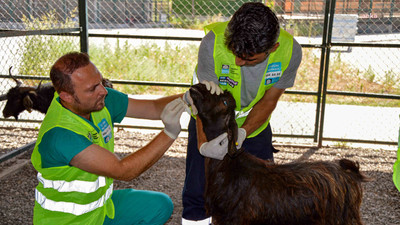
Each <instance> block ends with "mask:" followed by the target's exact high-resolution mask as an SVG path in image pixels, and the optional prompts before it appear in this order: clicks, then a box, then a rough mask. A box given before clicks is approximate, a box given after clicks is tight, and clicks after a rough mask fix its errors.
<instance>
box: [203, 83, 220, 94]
mask: <svg viewBox="0 0 400 225" xmlns="http://www.w3.org/2000/svg"><path fill="white" fill-rule="evenodd" d="M200 83H202V84H204V85H206V88H207V90H209V91H210V93H211V94H216V95H219V94H222V93H224V91H223V90H222V89H221V88H220V87H219V86H218V84H216V83H214V82H212V81H206V80H203V81H202V82H200Z"/></svg>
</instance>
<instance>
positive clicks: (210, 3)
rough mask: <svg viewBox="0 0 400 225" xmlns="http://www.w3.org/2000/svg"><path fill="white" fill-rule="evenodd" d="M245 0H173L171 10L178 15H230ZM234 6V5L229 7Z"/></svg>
mask: <svg viewBox="0 0 400 225" xmlns="http://www.w3.org/2000/svg"><path fill="white" fill-rule="evenodd" d="M245 2H248V1H246V0H235V1H234V0H196V1H193V0H173V1H172V10H173V11H174V12H176V13H177V14H179V15H218V14H221V15H223V16H227V17H229V16H231V15H232V14H233V13H234V12H235V11H236V10H237V9H238V8H239V7H240V6H241V5H242V4H243V3H245ZM231 6H236V7H231Z"/></svg>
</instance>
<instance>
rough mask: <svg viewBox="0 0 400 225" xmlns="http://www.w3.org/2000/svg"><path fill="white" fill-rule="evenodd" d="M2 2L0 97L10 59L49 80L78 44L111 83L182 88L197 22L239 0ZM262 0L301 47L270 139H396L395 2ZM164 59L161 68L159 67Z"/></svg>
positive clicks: (30, 116) (399, 83)
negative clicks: (295, 72) (53, 68)
mask: <svg viewBox="0 0 400 225" xmlns="http://www.w3.org/2000/svg"><path fill="white" fill-rule="evenodd" d="M3 2H4V3H3V4H1V5H0V31H1V32H0V57H1V60H0V95H2V94H5V93H6V92H7V91H8V90H9V89H10V88H11V87H14V86H15V81H14V80H13V79H10V77H9V75H8V73H9V68H10V67H11V66H12V70H11V71H12V73H13V75H14V77H15V78H17V79H19V80H22V81H23V83H24V84H25V85H32V86H33V85H37V84H38V83H39V81H40V80H48V71H49V68H50V66H51V65H52V64H53V63H54V61H55V60H56V59H57V58H58V57H60V56H61V55H63V54H64V53H66V52H69V51H79V50H82V51H88V52H89V54H90V55H91V57H92V60H93V61H94V62H95V64H96V65H97V66H98V67H99V69H100V71H102V73H103V75H104V76H106V77H108V76H109V77H108V78H111V80H112V81H113V82H114V84H116V88H117V89H119V90H121V91H124V92H127V93H131V94H144V93H145V94H162V95H165V94H172V93H178V92H181V91H182V90H184V89H182V88H176V87H183V88H187V87H188V86H189V83H190V80H191V76H192V73H189V72H187V71H191V72H192V71H193V70H194V67H195V65H196V59H197V55H196V54H197V49H198V46H199V43H200V40H201V38H202V37H203V36H204V33H203V32H202V31H201V29H202V27H203V26H204V25H206V24H208V23H212V22H216V21H226V20H228V19H229V17H230V16H231V15H232V14H233V12H235V10H237V9H238V8H239V7H240V5H242V3H243V2H246V1H244V0H243V1H242V0H240V1H231V0H225V1H224V0H222V1H221V0H202V1H200V0H153V1H151V0H87V1H84V0H54V1H45V0H4V1H3ZM261 2H263V3H265V4H267V5H268V6H270V7H271V8H272V9H273V10H274V11H275V12H276V13H277V15H278V18H279V19H280V22H281V25H282V27H283V28H285V29H286V30H288V31H289V32H291V33H292V34H293V35H294V36H295V38H296V40H297V41H298V42H299V43H300V44H301V45H302V46H303V60H302V64H301V66H300V68H299V71H298V75H297V78H296V84H295V86H294V87H293V88H291V89H288V90H287V91H286V93H285V95H284V96H283V99H282V100H281V101H280V102H279V104H278V106H277V109H276V110H275V112H274V114H273V115H272V120H271V124H272V128H273V132H274V136H275V139H277V140H278V141H280V142H283V143H286V144H288V143H300V144H317V145H319V146H321V145H322V144H324V143H330V142H333V143H337V144H346V143H347V142H349V143H371V144H385V145H392V146H394V145H396V144H397V140H398V139H397V135H398V133H397V131H398V127H399V125H400V122H399V114H400V108H399V107H400V101H399V100H400V75H399V74H400V73H399V72H400V65H399V63H398V61H399V58H400V48H399V47H400V41H399V40H400V33H399V32H400V12H399V10H400V3H399V2H397V1H393V0H382V1H379V2H378V1H372V0H337V1H334V0H333V1H322V0H313V1H311V0H309V1H304V0H290V1H289V0H275V1H274V0H267V1H261ZM127 49H129V50H131V51H129V52H127V51H126V50H127ZM142 51H148V52H149V54H147V55H144V56H143V57H142V58H134V57H133V56H134V55H136V54H137V55H140V54H145V53H143V52H142ZM162 54H169V55H173V56H174V57H172V59H173V60H176V61H174V62H172V63H168V62H165V60H164V57H165V56H164V55H162ZM131 57H132V60H131V61H129V59H130V58H131ZM111 58H112V60H111ZM163 60H164V61H163ZM111 62H114V63H115V64H112V65H110V64H111ZM164 64H165V65H167V66H164V67H162V66H160V65H164ZM170 64H174V65H170ZM177 65H178V66H179V68H177ZM159 67H160V68H159ZM182 68H183V69H184V68H186V70H182ZM137 71H139V72H137ZM155 74H156V76H154V75H155ZM132 87H139V88H136V89H132ZM164 87H166V88H164ZM4 106H5V101H2V102H0V109H3V107H4ZM42 119H43V115H42V114H40V113H37V112H32V113H28V112H24V113H22V114H21V115H20V116H19V120H18V121H15V119H14V118H12V117H9V118H0V127H3V128H4V127H32V128H36V127H38V126H39V124H40V121H41V120H42ZM132 123H134V122H131V121H128V122H126V121H125V122H124V121H123V122H122V123H121V124H119V125H118V126H125V127H138V128H144V127H145V128H151V129H153V128H154V126H150V127H148V126H144V127H143V126H141V125H135V124H133V125H132ZM155 127H157V125H155ZM155 129H158V128H155Z"/></svg>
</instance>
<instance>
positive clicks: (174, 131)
mask: <svg viewBox="0 0 400 225" xmlns="http://www.w3.org/2000/svg"><path fill="white" fill-rule="evenodd" d="M183 111H185V103H184V102H183V100H182V99H181V98H177V99H175V100H173V101H171V102H170V103H168V104H167V105H166V106H165V107H164V109H163V111H162V113H161V120H162V122H163V123H164V133H165V134H166V135H168V136H169V137H170V138H172V139H176V138H177V137H178V135H179V133H180V132H181V123H180V119H181V115H182V113H183Z"/></svg>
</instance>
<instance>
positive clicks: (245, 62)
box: [235, 52, 269, 66]
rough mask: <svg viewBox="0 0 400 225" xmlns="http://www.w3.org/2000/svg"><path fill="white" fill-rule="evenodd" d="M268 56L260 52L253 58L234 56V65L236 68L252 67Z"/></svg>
mask: <svg viewBox="0 0 400 225" xmlns="http://www.w3.org/2000/svg"><path fill="white" fill-rule="evenodd" d="M268 55H269V54H268V53H266V52H262V53H258V54H254V55H253V56H248V57H247V56H246V57H244V58H241V57H238V56H236V57H235V64H236V65H238V66H254V65H257V64H259V63H261V62H263V61H264V60H265V59H266V58H267V57H268Z"/></svg>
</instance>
